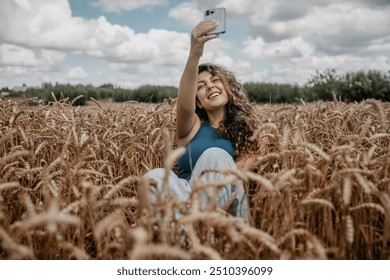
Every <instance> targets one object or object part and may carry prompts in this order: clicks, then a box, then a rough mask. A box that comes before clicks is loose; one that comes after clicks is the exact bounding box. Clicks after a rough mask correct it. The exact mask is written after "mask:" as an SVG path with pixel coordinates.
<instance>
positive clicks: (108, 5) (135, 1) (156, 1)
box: [92, 0, 168, 12]
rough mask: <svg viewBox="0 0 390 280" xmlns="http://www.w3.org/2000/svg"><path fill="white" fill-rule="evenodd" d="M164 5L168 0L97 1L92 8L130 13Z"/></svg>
mask: <svg viewBox="0 0 390 280" xmlns="http://www.w3.org/2000/svg"><path fill="white" fill-rule="evenodd" d="M166 4H168V0H142V1H140V0H98V1H94V2H92V5H93V6H96V7H101V8H102V9H103V10H104V11H106V12H120V11H131V10H136V9H140V8H146V7H153V6H161V5H166Z"/></svg>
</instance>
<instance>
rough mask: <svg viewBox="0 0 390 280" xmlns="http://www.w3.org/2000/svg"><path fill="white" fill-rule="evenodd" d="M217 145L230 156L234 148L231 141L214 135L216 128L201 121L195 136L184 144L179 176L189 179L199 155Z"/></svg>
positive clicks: (179, 163)
mask: <svg viewBox="0 0 390 280" xmlns="http://www.w3.org/2000/svg"><path fill="white" fill-rule="evenodd" d="M213 147H218V148H221V149H224V150H225V151H226V152H228V153H229V154H230V155H231V156H232V157H233V156H234V149H233V145H232V142H231V141H230V140H227V139H225V138H221V137H218V136H217V135H216V128H214V127H212V126H211V125H210V123H209V122H202V124H201V126H200V128H199V131H198V132H197V133H196V135H195V137H194V138H193V139H192V140H191V141H190V143H188V145H187V146H186V149H185V152H184V154H183V155H182V156H181V157H180V158H179V162H178V168H179V178H182V179H186V180H189V179H191V173H192V170H193V168H194V166H195V164H196V162H197V160H198V159H199V157H200V155H201V154H202V153H203V152H204V151H206V150H207V149H209V148H213Z"/></svg>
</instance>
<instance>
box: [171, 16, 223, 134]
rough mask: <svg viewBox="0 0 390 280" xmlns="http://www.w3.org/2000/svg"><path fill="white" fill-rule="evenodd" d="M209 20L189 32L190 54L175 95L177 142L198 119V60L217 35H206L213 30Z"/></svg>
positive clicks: (213, 24) (213, 25)
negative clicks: (205, 47)
mask: <svg viewBox="0 0 390 280" xmlns="http://www.w3.org/2000/svg"><path fill="white" fill-rule="evenodd" d="M215 27H216V24H215V23H214V22H213V21H211V20H206V21H201V22H200V23H199V24H198V25H197V26H196V27H195V28H194V29H193V30H192V32H191V47H190V53H189V56H188V59H187V63H186V65H185V68H184V71H183V74H182V76H181V79H180V84H179V92H178V95H177V111H176V135H177V138H178V140H179V141H180V139H183V138H185V137H186V136H187V135H188V134H189V133H190V132H191V130H192V129H193V128H194V125H195V124H196V122H197V121H199V118H198V117H197V115H196V114H195V109H196V103H195V99H196V92H197V81H198V66H199V60H200V58H201V56H202V55H203V49H204V44H205V43H206V42H207V41H209V40H211V39H215V38H217V37H218V36H217V35H207V33H208V32H210V31H211V30H213V29H215Z"/></svg>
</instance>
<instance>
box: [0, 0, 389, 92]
mask: <svg viewBox="0 0 390 280" xmlns="http://www.w3.org/2000/svg"><path fill="white" fill-rule="evenodd" d="M216 7H225V8H226V11H227V23H226V29H227V31H226V33H225V34H222V35H220V37H219V38H218V39H215V40H212V41H209V42H208V43H206V45H205V49H204V55H203V56H202V58H201V62H210V63H217V64H221V65H223V66H225V67H227V68H228V69H229V70H231V71H233V72H234V73H235V74H236V76H237V77H238V79H239V80H240V81H241V82H242V83H245V82H267V83H289V84H298V85H304V84H305V83H307V82H308V80H309V79H310V78H312V77H313V76H314V75H315V74H316V71H320V72H322V71H325V70H326V69H335V70H336V71H337V73H340V74H342V73H346V72H356V71H360V70H363V71H368V70H378V71H381V72H385V73H387V72H388V71H389V70H390V16H389V15H390V0H294V1H291V0H272V1H270V0H239V1H237V0H216V1H210V0H188V1H176V0H142V1H139V0H0V88H3V87H9V88H13V87H16V86H21V85H23V84H26V85H27V86H40V85H42V84H43V83H70V84H92V85H96V86H99V85H102V84H108V83H110V84H113V85H114V86H116V87H123V88H137V87H139V86H141V85H168V86H178V83H179V80H180V76H181V73H182V71H183V69H184V66H185V63H186V60H187V56H188V53H189V47H190V33H191V30H192V29H193V28H194V27H195V26H196V25H197V24H198V23H199V22H200V21H201V20H203V11H204V10H206V9H209V8H216Z"/></svg>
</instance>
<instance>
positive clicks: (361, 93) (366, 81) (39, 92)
mask: <svg viewBox="0 0 390 280" xmlns="http://www.w3.org/2000/svg"><path fill="white" fill-rule="evenodd" d="M243 86H244V89H245V91H246V92H247V95H248V97H249V99H250V100H251V101H252V102H256V103H258V104H264V103H273V104H274V103H275V104H277V103H296V102H301V101H302V100H303V101H305V102H314V101H320V100H322V101H329V100H332V98H333V95H332V93H333V92H334V93H335V94H336V96H337V98H338V99H340V100H342V101H345V102H354V101H356V102H359V101H362V100H365V99H369V98H374V99H377V100H381V101H390V71H388V72H387V73H383V72H380V71H368V72H363V71H359V72H355V73H346V74H343V75H341V74H338V73H337V72H336V70H334V69H328V70H325V71H323V72H319V71H317V72H316V74H315V75H314V76H313V77H311V78H310V79H309V80H308V82H307V83H306V84H305V85H302V86H300V85H296V84H295V85H292V84H277V83H244V84H243ZM5 91H7V92H9V96H10V97H21V96H24V97H27V98H38V99H39V100H42V101H43V102H45V103H48V102H50V101H53V95H54V96H55V98H56V99H57V100H60V99H63V98H69V100H70V101H71V100H74V99H76V98H77V100H76V101H75V102H74V105H85V104H86V102H87V101H88V100H90V99H91V98H93V99H96V100H111V101H113V102H125V101H130V100H134V101H138V102H152V103H159V102H163V101H164V100H166V99H169V98H175V97H176V95H177V88H176V87H172V86H154V85H144V86H141V87H139V88H136V89H124V88H120V87H115V86H114V85H112V84H103V85H101V86H98V87H96V86H93V85H82V84H78V85H72V84H58V83H56V84H51V83H45V84H43V85H42V86H41V87H40V88H26V89H25V90H24V91H23V92H20V91H12V90H9V89H8V88H3V89H2V92H5Z"/></svg>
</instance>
